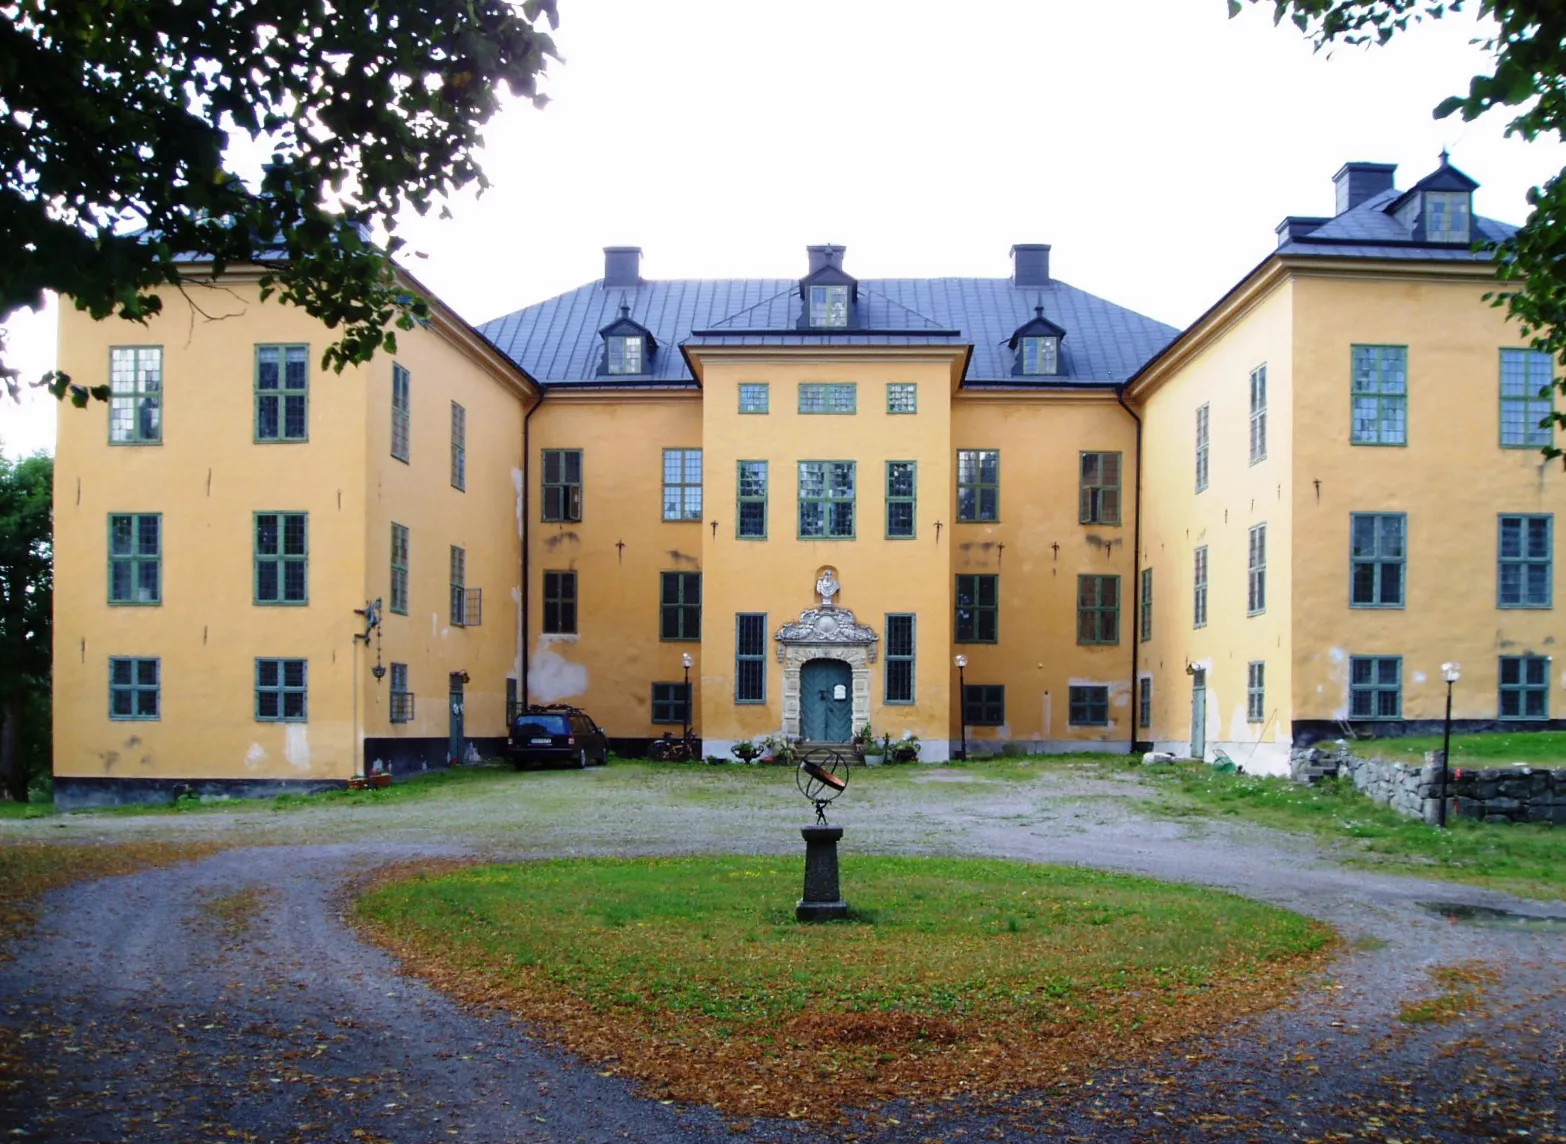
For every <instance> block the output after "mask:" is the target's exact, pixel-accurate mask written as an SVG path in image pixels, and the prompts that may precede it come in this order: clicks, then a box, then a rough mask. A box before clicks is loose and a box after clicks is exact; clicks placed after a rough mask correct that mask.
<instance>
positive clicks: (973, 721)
mask: <svg viewBox="0 0 1566 1144" xmlns="http://www.w3.org/2000/svg"><path fill="white" fill-rule="evenodd" d="M962 721H963V722H964V723H965V724H967V725H968V726H969V727H999V726H1001V725H1002V724H1003V723H1005V722H1006V689H1005V688H1004V687H1002V686H1000V685H998V684H993V683H970V684H968V685H967V686H966V687H964V688H963V689H962Z"/></svg>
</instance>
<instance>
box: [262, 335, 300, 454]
mask: <svg viewBox="0 0 1566 1144" xmlns="http://www.w3.org/2000/svg"><path fill="white" fill-rule="evenodd" d="M309 352H310V347H309V346H257V347H256V440H257V441H307V440H309V438H310V369H309V361H308V354H309Z"/></svg>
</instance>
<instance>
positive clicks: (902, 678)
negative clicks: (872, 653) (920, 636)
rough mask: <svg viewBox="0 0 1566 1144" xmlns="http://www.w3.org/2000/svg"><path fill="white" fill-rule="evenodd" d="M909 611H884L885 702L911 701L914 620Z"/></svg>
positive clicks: (912, 689) (914, 647)
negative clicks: (885, 613)
mask: <svg viewBox="0 0 1566 1144" xmlns="http://www.w3.org/2000/svg"><path fill="white" fill-rule="evenodd" d="M915 620H916V617H915V616H914V614H913V613H912V612H888V613H887V616H886V679H885V682H884V687H885V697H884V700H883V701H884V702H886V703H912V702H913V701H914V678H915V673H914V653H915V650H916V644H915V642H914V623H915Z"/></svg>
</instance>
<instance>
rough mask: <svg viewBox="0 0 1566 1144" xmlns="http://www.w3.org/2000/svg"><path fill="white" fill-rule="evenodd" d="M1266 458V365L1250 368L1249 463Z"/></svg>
mask: <svg viewBox="0 0 1566 1144" xmlns="http://www.w3.org/2000/svg"><path fill="white" fill-rule="evenodd" d="M1266 459H1267V367H1266V366H1265V365H1259V366H1257V367H1256V368H1255V369H1253V370H1251V464H1253V465H1254V464H1255V463H1256V462H1257V461H1265V460H1266Z"/></svg>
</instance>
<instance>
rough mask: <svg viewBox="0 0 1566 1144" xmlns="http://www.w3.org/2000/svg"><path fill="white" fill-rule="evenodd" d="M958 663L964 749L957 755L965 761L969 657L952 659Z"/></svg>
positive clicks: (963, 656)
mask: <svg viewBox="0 0 1566 1144" xmlns="http://www.w3.org/2000/svg"><path fill="white" fill-rule="evenodd" d="M952 662H953V663H955V664H956V665H957V710H958V711H959V712H960V714H959V716H958V717H959V718H960V719H962V749H961V750H960V751H958V752H957V757H958V758H959V759H961V760H962V761H963V762H965V763H966V762H967V761H968V683H967V679H968V677H967V675H966V674H965V673H966V672H967V669H968V657H967V656H965V655H959V656H958V657H957V658H956V659H954V660H953V661H952Z"/></svg>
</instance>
